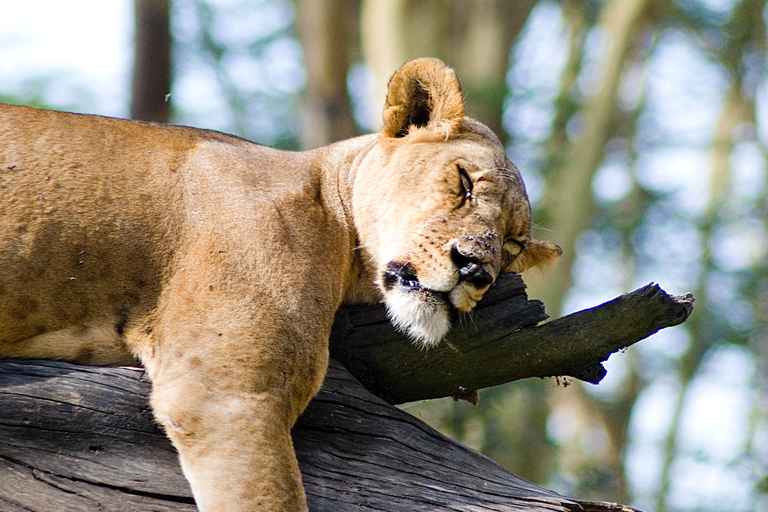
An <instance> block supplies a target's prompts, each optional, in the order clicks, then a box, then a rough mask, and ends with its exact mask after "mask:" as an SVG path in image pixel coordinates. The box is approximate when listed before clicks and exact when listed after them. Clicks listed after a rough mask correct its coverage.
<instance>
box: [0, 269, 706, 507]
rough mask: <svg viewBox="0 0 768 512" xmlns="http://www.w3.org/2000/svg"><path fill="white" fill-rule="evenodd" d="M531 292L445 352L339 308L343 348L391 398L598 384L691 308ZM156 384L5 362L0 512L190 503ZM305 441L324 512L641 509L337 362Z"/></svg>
mask: <svg viewBox="0 0 768 512" xmlns="http://www.w3.org/2000/svg"><path fill="white" fill-rule="evenodd" d="M523 289H524V286H523V284H522V281H520V279H519V278H518V277H517V276H514V275H510V276H505V277H504V278H503V279H501V280H500V283H499V286H496V287H495V288H494V289H492V291H491V292H489V294H488V296H487V297H486V298H485V299H484V300H483V301H482V302H481V303H480V304H479V305H478V308H477V310H476V313H475V315H474V316H473V318H472V320H471V321H467V322H465V324H464V326H463V327H461V328H459V329H457V330H456V332H455V333H454V334H452V336H451V338H449V339H448V340H447V343H446V344H445V348H444V349H438V350H436V351H426V352H420V351H415V352H414V351H413V349H412V348H411V347H412V346H411V344H409V343H407V342H406V341H405V340H404V339H403V338H402V336H400V335H399V334H396V333H395V332H394V330H393V329H392V328H391V327H389V326H388V324H386V323H385V315H384V313H383V310H382V308H380V307H376V308H349V309H344V310H342V311H340V312H339V314H338V317H337V325H336V327H335V328H334V335H333V339H332V345H333V349H332V351H333V353H334V354H335V355H337V357H343V358H345V360H346V364H347V365H348V366H349V367H350V368H352V369H353V372H354V373H357V374H358V375H359V376H361V377H363V378H365V379H366V380H367V384H368V385H369V386H370V387H371V389H373V390H374V392H375V393H376V394H379V395H382V396H385V397H386V398H387V399H388V400H389V401H390V402H400V401H404V400H412V399H417V398H424V397H428V396H442V395H446V394H456V395H463V396H465V397H467V398H470V399H472V398H474V397H475V395H474V393H473V390H474V389H476V388H477V387H481V386H483V385H486V384H489V383H492V382H495V381H497V380H514V379H517V378H523V377H526V376H531V375H536V376H543V375H567V374H570V375H577V376H580V377H583V378H587V379H589V380H590V381H595V380H599V379H600V378H601V377H602V375H603V374H604V370H603V369H602V367H601V365H600V361H602V360H604V359H606V358H607V357H608V355H609V354H610V353H611V352H612V351H615V350H618V349H620V348H623V347H624V346H627V345H628V344H631V343H633V342H635V341H637V340H639V339H641V338H643V337H645V336H648V335H649V334H651V333H653V332H655V331H656V330H658V329H661V328H663V327H666V326H669V325H674V324H677V323H680V322H682V321H684V320H685V319H686V318H687V317H688V315H689V314H690V311H691V308H692V303H693V298H692V297H691V296H684V297H670V296H669V295H667V294H665V293H664V292H663V291H661V290H660V289H659V288H658V287H657V286H655V285H649V286H647V287H644V288H642V289H640V290H638V291H636V292H633V293H632V294H629V295H626V296H622V297H620V298H618V299H616V300H614V301H611V302H609V303H606V304H604V305H602V306H599V307H597V308H594V309H591V310H586V311H583V312H580V313H577V314H575V315H571V316H569V317H564V318H561V319H559V320H556V321H553V322H550V323H548V324H544V325H542V326H539V327H533V326H534V325H535V324H536V323H538V322H539V321H540V320H541V319H542V318H543V317H544V314H543V310H542V308H541V304H540V303H539V302H538V301H529V300H527V298H526V297H525V293H524V291H523ZM390 351H391V354H393V356H391V357H383V355H384V354H386V353H389V352H390ZM433 352H434V353H433ZM419 358H420V360H421V361H422V363H419ZM371 372H372V373H371ZM488 375H493V376H492V377H488ZM402 381H411V383H413V384H411V383H405V384H408V385H403V384H404V383H403V382H402ZM434 382H438V383H439V384H437V385H435V384H434ZM462 382H464V383H467V385H468V386H469V387H466V388H462V387H461V383H462ZM149 388H150V384H149V382H148V381H147V380H146V379H145V378H144V372H143V370H141V369H138V368H96V367H84V366H76V365H72V364H68V363H61V362H51V361H44V362H41V361H19V360H14V361H10V360H7V361H0V510H3V511H22V510H23V511H41V512H42V511H46V512H48V511H50V510H65V511H66V510H72V511H88V510H108V511H129V510H131V511H133V510H156V511H170V510H194V509H195V507H194V502H193V500H192V498H191V494H190V491H189V488H188V486H187V483H186V481H185V480H184V478H183V476H182V475H181V472H180V469H179V466H178V462H177V460H176V454H175V452H174V450H173V448H172V447H171V445H170V443H169V442H168V441H167V439H166V437H165V436H164V435H163V433H162V432H161V430H160V428H159V427H158V426H157V424H156V423H155V422H154V421H153V419H152V414H151V412H150V410H149V405H148V399H147V395H148V393H149ZM294 444H295V447H296V452H297V455H298V457H299V461H300V465H301V469H302V474H303V478H304V484H305V487H306V490H307V495H308V500H309V504H310V509H311V510H314V511H335V512H345V511H352V510H354V511H359V510H369V511H376V510H380V511H401V510H414V511H418V510H425V511H426V510H430V511H439V510H452V511H462V510H466V511H469V510H478V509H479V508H482V509H483V510H489V511H491V510H495V511H511V510H531V511H545V510H549V511H551V510H560V511H563V510H573V511H577V510H582V511H599V510H631V509H628V508H626V507H621V506H618V505H609V504H600V503H586V502H579V501H578V500H572V499H568V498H564V497H562V496H559V495H557V494H556V493H554V492H552V491H549V490H546V489H543V488H541V487H538V486H536V485H534V484H531V483H529V482H527V481H525V480H523V479H521V478H519V477H517V476H515V475H513V474H512V473H509V472H508V471H506V470H504V469H503V468H502V467H500V466H499V465H497V464H496V463H494V462H493V461H491V460H490V459H488V458H486V457H484V456H483V455H481V454H479V453H476V452H474V451H473V450H471V449H469V448H466V447H464V446H462V445H460V444H458V443H456V442H454V441H452V440H450V439H449V438H447V437H445V436H443V435H441V434H439V433H437V432H436V431H434V430H433V429H431V428H430V427H428V426H427V425H425V424H424V423H422V422H421V421H419V420H417V419H416V418H414V417H412V416H410V415H409V414H407V413H405V412H403V411H401V410H399V409H397V408H395V407H393V406H391V405H389V404H388V403H387V402H385V401H383V400H381V399H380V398H378V397H376V396H374V395H373V394H371V392H369V391H368V390H366V389H365V388H364V387H363V386H361V385H360V384H359V383H358V382H357V380H355V378H354V377H352V376H351V375H350V374H349V373H347V371H346V370H345V369H344V367H342V366H341V365H340V364H339V363H335V362H334V363H332V365H331V368H330V369H329V372H328V376H327V378H326V381H325V384H324V386H323V390H322V391H321V392H320V394H319V395H318V396H317V398H316V399H315V400H313V402H312V403H311V404H310V406H309V408H308V409H307V411H306V412H305V413H304V415H303V416H302V417H301V418H300V420H299V422H298V424H297V425H296V427H295V429H294Z"/></svg>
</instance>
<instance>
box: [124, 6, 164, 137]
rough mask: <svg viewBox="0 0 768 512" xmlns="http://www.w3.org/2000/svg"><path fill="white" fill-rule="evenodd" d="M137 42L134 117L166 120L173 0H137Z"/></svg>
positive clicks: (146, 119) (132, 102)
mask: <svg viewBox="0 0 768 512" xmlns="http://www.w3.org/2000/svg"><path fill="white" fill-rule="evenodd" d="M133 4H134V11H135V17H136V22H135V28H136V35H135V40H136V41H135V43H134V63H133V87H132V89H133V90H132V93H131V118H133V119H137V120H139V121H154V122H157V123H167V122H169V121H170V119H171V106H170V103H169V102H168V98H169V96H168V95H169V94H170V92H171V28H170V24H171V23H170V10H171V7H170V0H134V2H133Z"/></svg>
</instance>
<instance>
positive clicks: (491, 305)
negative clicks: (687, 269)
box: [331, 274, 694, 403]
mask: <svg viewBox="0 0 768 512" xmlns="http://www.w3.org/2000/svg"><path fill="white" fill-rule="evenodd" d="M693 302H694V298H693V296H692V295H690V294H687V295H683V296H671V295H668V294H667V293H666V292H664V291H663V290H662V289H661V288H659V286H658V285H655V284H649V285H647V286H644V287H643V288H640V289H638V290H635V291H634V292H632V293H629V294H626V295H622V296H621V297H618V298H616V299H614V300H612V301H610V302H606V303H605V304H602V305H600V306H597V307H595V308H592V309H587V310H584V311H579V312H578V313H574V314H572V315H568V316H565V317H562V318H559V319H557V320H553V321H551V322H548V323H545V324H543V325H540V326H537V327H534V326H535V325H536V324H538V323H539V322H541V321H542V320H544V319H546V318H547V316H546V314H545V313H544V307H543V306H542V304H541V302H539V301H537V300H528V298H527V297H526V294H525V285H524V284H523V282H522V280H521V279H520V277H519V276H517V275H515V274H507V275H503V276H502V277H501V278H500V279H499V280H498V282H497V283H496V284H495V285H494V286H493V287H492V288H491V289H490V290H489V291H488V293H487V294H486V297H485V298H484V299H483V300H482V301H481V302H480V303H479V304H478V306H477V307H476V308H475V310H474V311H473V313H472V315H471V317H469V318H467V319H464V320H462V322H461V323H462V325H461V326H459V327H458V328H455V329H454V330H453V331H452V332H451V333H450V334H449V336H448V338H447V339H446V341H445V342H444V343H443V344H441V345H440V346H438V347H436V348H433V349H430V350H426V351H425V350H421V349H419V348H418V347H416V346H414V345H413V343H411V342H410V341H408V340H407V339H406V338H405V337H404V336H403V335H401V334H399V333H398V332H396V331H395V330H394V329H393V328H392V327H391V325H390V324H389V322H388V321H387V318H386V312H385V311H384V308H383V307H382V306H373V307H357V308H343V309H341V310H340V311H339V313H338V314H337V315H336V324H335V326H334V331H333V334H332V336H331V354H332V355H333V357H334V358H335V359H337V360H338V361H340V362H342V363H343V364H344V366H345V367H346V368H347V369H349V371H350V372H352V374H353V375H355V376H356V377H357V378H358V379H360V381H361V382H362V383H363V384H364V385H365V387H366V388H368V389H369V390H371V392H373V393H374V394H376V395H378V396H380V397H382V398H384V399H385V400H387V401H388V402H390V403H403V402H409V401H413V400H424V399H429V398H439V397H444V396H457V397H462V395H469V396H471V395H472V391H474V390H477V389H481V388H486V387H490V386H495V385H498V384H503V383H506V382H511V381H514V380H519V379H524V378H528V377H551V376H571V377H575V378H578V379H581V380H585V381H587V382H592V383H597V382H600V380H601V379H602V378H603V377H604V376H605V369H604V368H603V366H602V362H603V361H605V360H606V359H608V356H610V355H611V354H612V353H613V352H616V351H619V350H622V349H624V348H626V347H629V346H630V345H632V344H634V343H636V342H638V341H640V340H642V339H644V338H647V337H648V336H650V335H651V334H653V333H655V332H657V331H658V330H660V329H663V328H665V327H670V326H673V325H678V324H680V323H682V322H684V321H685V320H686V319H687V318H688V316H689V315H690V313H691V311H692V310H693Z"/></svg>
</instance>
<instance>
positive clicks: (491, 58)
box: [360, 0, 536, 141]
mask: <svg viewBox="0 0 768 512" xmlns="http://www.w3.org/2000/svg"><path fill="white" fill-rule="evenodd" d="M535 3H536V0H523V1H519V2H507V1H504V0H476V1H474V2H467V1H462V0H451V1H444V0H424V1H420V2H406V1H403V0H363V3H362V13H361V20H360V22H361V34H362V46H363V53H364V55H365V60H366V62H367V63H368V65H369V66H370V67H371V69H372V70H373V72H374V76H375V80H376V90H375V91H374V93H373V94H374V98H376V99H378V98H384V95H385V90H386V85H387V81H388V80H389V77H390V76H391V75H392V73H393V71H394V70H395V69H397V68H399V67H400V66H401V65H402V64H403V63H404V62H406V61H408V60H410V59H414V58H417V57H436V58H438V59H442V60H443V61H445V63H446V64H448V65H449V66H451V67H452V68H454V69H455V70H456V73H457V74H458V76H459V79H460V80H461V85H462V92H463V93H464V97H465V98H466V113H467V115H468V116H471V117H474V118H476V119H478V120H480V121H482V122H483V123H485V124H486V125H488V126H489V127H490V128H491V129H492V130H493V131H494V132H495V133H496V134H497V135H498V136H499V137H500V138H501V139H502V141H505V140H506V136H505V133H504V130H503V128H502V114H503V110H504V109H503V107H504V99H505V98H506V95H507V81H506V77H507V71H508V70H509V54H510V50H511V48H512V44H513V43H514V41H515V40H516V39H517V36H518V35H519V34H520V31H521V30H522V27H523V25H524V24H525V21H526V20H527V19H528V15H529V14H530V12H531V10H532V9H533V6H534V4H535Z"/></svg>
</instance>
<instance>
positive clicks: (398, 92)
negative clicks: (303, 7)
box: [0, 59, 559, 511]
mask: <svg viewBox="0 0 768 512" xmlns="http://www.w3.org/2000/svg"><path fill="white" fill-rule="evenodd" d="M458 166H460V167H461V169H463V171H462V172H463V173H465V174H466V175H467V176H469V178H471V188H472V193H471V194H467V193H466V192H467V191H465V190H463V188H462V187H464V186H465V185H467V184H468V182H467V181H466V180H467V178H466V177H464V178H462V175H461V173H460V172H459V167H458ZM462 180H463V181H462ZM530 224H531V215H530V206H529V205H528V200H527V197H526V195H525V188H524V186H523V183H522V180H521V178H520V175H519V173H518V172H517V170H516V169H515V168H514V167H513V166H512V165H511V164H510V162H509V161H508V160H507V158H506V156H505V154H504V149H503V148H502V147H501V145H500V144H499V142H498V139H496V137H495V136H494V135H493V134H492V133H491V132H490V131H489V130H488V129H487V128H486V127H485V126H483V125H481V124H480V123H478V122H476V121H473V120H471V119H468V118H465V117H463V103H462V100H461V93H460V88H459V84H458V81H457V80H456V77H455V75H454V73H453V71H452V70H450V69H448V68H446V67H445V66H444V65H443V64H442V63H441V62H439V61H435V60H429V59H423V60H419V61H414V62H411V63H409V64H406V65H405V66H404V67H403V68H402V69H401V70H400V71H399V72H398V73H396V74H395V76H394V77H393V78H392V81H391V83H390V90H389V93H388V95H387V103H386V106H385V110H384V128H383V129H382V132H381V134H379V135H378V136H377V135H371V136H364V137H360V138H356V139H352V140H349V141H344V142H341V143H338V144H334V145H331V146H328V147H325V148H321V149H318V150H315V151H310V152H304V153H286V152H279V151H275V150H272V149H269V148H265V147H261V146H258V145H255V144H252V143H249V142H246V141H244V140H241V139H238V138H235V137H231V136H228V135H223V134H219V133H215V132H209V131H204V130H196V129H191V128H183V127H172V126H158V125H151V124H144V123H137V122H131V121H124V120H117V119H109V118H103V117H96V116H83V115H76V114H68V113H61V112H52V111H43V110H36V109H31V108H27V107H20V106H11V105H0V357H45V358H58V359H66V360H70V361H77V362H83V363H94V364H122V363H129V362H131V361H133V360H134V358H137V359H139V360H140V361H141V362H142V363H143V364H144V365H145V366H146V368H147V370H148V373H149V376H150V378H151V380H152V383H153V392H152V397H151V403H152V408H153V410H154V413H155V415H156V417H157V419H158V421H159V422H160V423H161V424H162V425H163V426H164V427H165V429H166V431H167V433H168V435H169V437H170V438H171V440H172V441H173V444H174V445H175V446H176V448H177V449H178V451H179V454H180V459H181V464H182V467H183V470H184V473H185V475H186V476H187V478H188V479H189V481H190V483H191V486H192V490H193V492H194V495H195V499H196V500H197V503H198V506H199V508H200V509H201V510H203V511H212V510H215V511H235V510H249V511H253V510H270V511H276V510H306V504H305V498H304V492H303V489H302V487H301V479H300V474H299V470H298V466H297V464H296V460H295V456H294V454H293V449H292V445H291V439H290V429H291V426H292V425H293V424H294V422H295V421H296V418H297V417H298V415H299V414H300V413H301V412H302V411H303V409H304V407H305V406H306V405H307V403H308V402H309V400H310V399H311V398H312V397H313V396H314V394H315V393H316V392H317V390H318V388H319V387H320V385H321V383H322V380H323V376H324V373H325V369H326V365H327V361H328V346H327V344H328V336H329V333H330V329H331V323H332V321H333V316H334V312H335V311H336V309H337V308H338V306H339V305H340V304H341V303H342V301H349V302H355V301H368V302H376V301H380V300H382V299H383V300H384V301H385V303H386V304H387V306H388V307H389V309H390V313H391V315H392V317H393V322H394V323H395V324H396V325H398V326H399V328H401V329H403V330H404V331H405V332H407V333H409V334H410V335H411V336H412V337H414V338H415V339H416V341H417V342H419V343H422V344H424V345H425V346H428V345H430V344H434V343H437V342H439V341H440V338H441V337H442V336H443V335H444V333H445V331H446V330H447V329H448V326H449V325H450V321H451V317H452V315H453V311H468V310H469V309H471V308H472V307H473V306H474V305H475V303H476V302H477V301H478V300H479V299H480V298H481V297H482V294H483V292H484V291H485V290H486V289H487V288H488V284H489V283H490V281H491V280H493V279H495V278H496V276H497V275H498V274H499V272H500V271H501V270H502V269H503V268H505V267H510V268H511V269H513V270H515V271H523V270H525V268H527V267H530V266H533V265H537V264H540V263H542V262H546V261H549V260H553V259H555V258H556V257H557V255H558V254H559V249H558V248H557V246H555V245H554V244H551V243H549V242H541V241H537V240H534V239H532V238H531V236H530ZM513 239H514V240H516V241H517V242H512V240H513ZM521 246H525V249H522V252H521V253H520V254H519V255H518V256H517V257H516V256H515V255H516V254H517V253H518V252H519V251H520V247H521ZM462 269H463V270H462ZM470 270H472V274H471V275H472V276H473V277H474V278H475V282H469V281H468V280H466V279H465V278H466V276H467V275H470V274H468V272H470ZM462 272H465V274H462ZM462 276H464V277H462ZM477 276H483V277H485V278H487V279H486V280H485V281H482V282H480V281H479V280H478V279H477Z"/></svg>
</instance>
